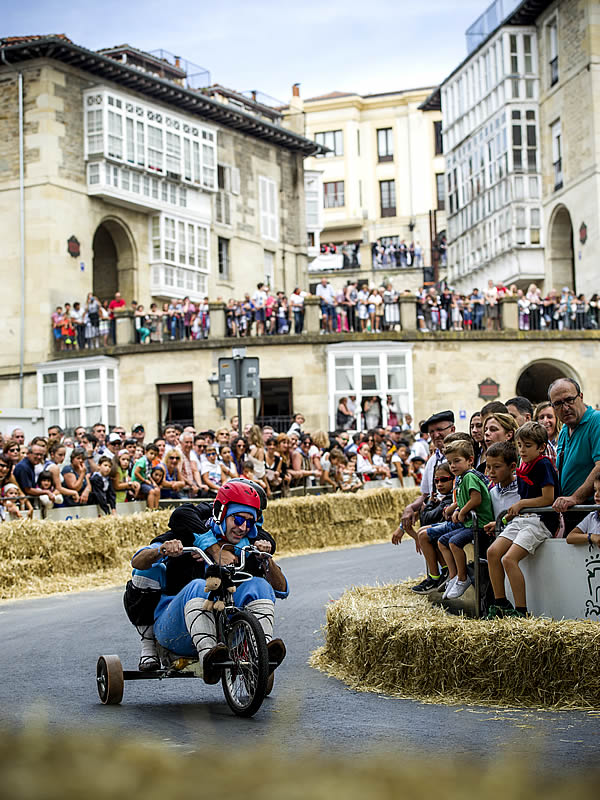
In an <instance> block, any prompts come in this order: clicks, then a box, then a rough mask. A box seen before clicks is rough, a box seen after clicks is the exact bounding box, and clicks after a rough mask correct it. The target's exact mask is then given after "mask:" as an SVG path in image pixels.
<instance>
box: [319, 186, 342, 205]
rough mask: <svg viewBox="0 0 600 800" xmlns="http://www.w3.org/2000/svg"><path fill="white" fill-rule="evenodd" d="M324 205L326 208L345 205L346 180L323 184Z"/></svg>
mask: <svg viewBox="0 0 600 800" xmlns="http://www.w3.org/2000/svg"><path fill="white" fill-rule="evenodd" d="M323 205H324V207H325V208H342V207H343V206H344V205H345V199H344V181H331V182H330V183H324V184H323Z"/></svg>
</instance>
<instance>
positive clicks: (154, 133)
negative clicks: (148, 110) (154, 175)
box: [147, 125, 163, 172]
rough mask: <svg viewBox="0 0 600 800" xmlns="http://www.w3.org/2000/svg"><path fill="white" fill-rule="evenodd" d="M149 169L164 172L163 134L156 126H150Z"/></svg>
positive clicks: (148, 129)
mask: <svg viewBox="0 0 600 800" xmlns="http://www.w3.org/2000/svg"><path fill="white" fill-rule="evenodd" d="M147 134H148V169H152V170H156V171H157V172H162V171H163V132H162V129H161V128H157V127H156V126H155V125H148V128H147Z"/></svg>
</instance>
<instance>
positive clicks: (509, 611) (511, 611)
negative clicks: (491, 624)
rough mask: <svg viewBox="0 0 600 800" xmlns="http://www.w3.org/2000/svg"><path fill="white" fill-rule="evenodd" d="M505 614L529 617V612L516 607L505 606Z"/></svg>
mask: <svg viewBox="0 0 600 800" xmlns="http://www.w3.org/2000/svg"><path fill="white" fill-rule="evenodd" d="M504 616H505V617H519V618H521V619H527V614H524V613H523V612H522V611H517V609H516V608H505V609H504Z"/></svg>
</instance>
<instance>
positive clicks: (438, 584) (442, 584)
mask: <svg viewBox="0 0 600 800" xmlns="http://www.w3.org/2000/svg"><path fill="white" fill-rule="evenodd" d="M447 583H448V570H446V571H445V572H444V571H443V570H442V574H441V575H440V577H439V578H436V579H435V588H436V591H438V592H441V591H442V590H443V589H445V588H446V584H447Z"/></svg>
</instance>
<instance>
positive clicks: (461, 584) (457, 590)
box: [446, 578, 473, 600]
mask: <svg viewBox="0 0 600 800" xmlns="http://www.w3.org/2000/svg"><path fill="white" fill-rule="evenodd" d="M472 582H473V581H472V580H471V578H467V580H466V581H459V580H458V578H457V579H456V582H455V583H453V584H452V586H451V587H450V589H449V590H448V593H447V594H446V597H447V598H448V600H455V599H457V598H458V597H462V596H463V594H464V593H465V592H466V591H467V589H468V588H469V586H470V585H471V583H472Z"/></svg>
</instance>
